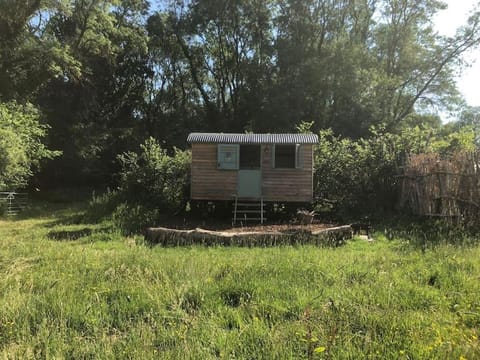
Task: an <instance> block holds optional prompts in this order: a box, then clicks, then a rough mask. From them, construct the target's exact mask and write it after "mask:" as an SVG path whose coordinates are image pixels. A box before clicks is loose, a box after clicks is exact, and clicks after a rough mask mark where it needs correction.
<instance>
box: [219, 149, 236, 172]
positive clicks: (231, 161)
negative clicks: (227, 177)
mask: <svg viewBox="0 0 480 360" xmlns="http://www.w3.org/2000/svg"><path fill="white" fill-rule="evenodd" d="M238 154H239V145H237V144H218V147H217V168H218V169H224V170H237V169H238Z"/></svg>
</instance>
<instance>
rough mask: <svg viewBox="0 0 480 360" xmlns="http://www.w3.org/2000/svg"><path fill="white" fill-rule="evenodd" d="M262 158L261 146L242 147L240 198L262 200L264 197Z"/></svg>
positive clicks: (238, 184) (239, 180)
mask: <svg viewBox="0 0 480 360" xmlns="http://www.w3.org/2000/svg"><path fill="white" fill-rule="evenodd" d="M261 158H262V152H261V146H260V145H240V164H239V165H240V166H239V170H238V179H237V194H238V197H244V198H260V197H261V196H262V170H261V160H262V159H261Z"/></svg>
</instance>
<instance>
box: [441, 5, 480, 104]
mask: <svg viewBox="0 0 480 360" xmlns="http://www.w3.org/2000/svg"><path fill="white" fill-rule="evenodd" d="M443 1H444V2H445V3H447V4H448V8H447V9H446V10H442V11H440V12H439V13H438V14H437V15H436V17H435V18H434V23H435V26H436V29H437V30H438V32H439V33H440V34H441V35H447V36H452V35H454V34H455V30H456V29H457V28H458V27H459V26H461V25H462V24H464V23H466V21H467V18H468V13H469V12H470V11H471V10H472V9H473V8H474V6H475V4H479V5H478V6H479V8H480V0H443ZM465 59H466V60H467V61H468V62H469V63H471V66H469V67H467V68H465V69H463V70H462V71H461V73H460V74H459V76H458V78H457V85H458V89H459V90H460V92H461V93H462V94H463V96H464V97H465V100H466V101H467V103H468V105H471V106H480V91H479V82H480V48H478V49H476V50H473V51H470V52H469V53H468V54H467V56H466V57H465Z"/></svg>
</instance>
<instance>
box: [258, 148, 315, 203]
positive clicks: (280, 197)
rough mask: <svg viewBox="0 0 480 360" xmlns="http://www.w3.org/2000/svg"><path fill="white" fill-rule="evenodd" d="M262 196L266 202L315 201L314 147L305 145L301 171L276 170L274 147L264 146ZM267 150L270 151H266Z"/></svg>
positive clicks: (302, 153) (302, 151)
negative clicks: (273, 160) (273, 159)
mask: <svg viewBox="0 0 480 360" xmlns="http://www.w3.org/2000/svg"><path fill="white" fill-rule="evenodd" d="M262 147H263V150H262V154H263V157H262V183H263V185H262V194H263V198H264V200H265V201H285V202H311V201H312V199H313V161H312V160H313V151H312V150H313V147H312V145H309V144H303V145H302V150H301V156H302V160H301V163H302V167H301V168H300V169H275V168H273V164H272V152H273V146H272V145H263V146H262ZM265 148H267V149H268V150H267V151H265Z"/></svg>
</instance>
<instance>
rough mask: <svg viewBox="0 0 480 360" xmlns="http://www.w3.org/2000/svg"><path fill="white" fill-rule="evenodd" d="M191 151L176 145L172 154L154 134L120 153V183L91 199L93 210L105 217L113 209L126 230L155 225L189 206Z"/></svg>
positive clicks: (128, 231)
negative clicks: (166, 216) (134, 149)
mask: <svg viewBox="0 0 480 360" xmlns="http://www.w3.org/2000/svg"><path fill="white" fill-rule="evenodd" d="M190 158H191V155H190V151H182V150H179V149H176V148H175V149H174V151H173V153H172V154H171V155H169V154H168V153H167V151H166V150H165V149H163V148H162V147H161V146H160V144H159V143H158V142H157V141H156V140H155V139H153V138H149V139H147V140H146V141H145V143H144V144H142V145H140V151H139V152H138V153H136V152H133V151H130V152H127V153H124V154H121V155H119V156H118V161H119V162H120V171H119V173H118V174H117V175H118V177H119V179H118V183H119V185H118V187H117V189H116V190H114V191H109V192H107V193H105V194H102V195H100V196H94V198H93V199H92V201H91V204H90V205H91V207H90V214H91V215H93V216H96V217H98V218H101V217H102V216H105V215H110V214H111V213H113V219H114V221H115V223H116V225H117V226H118V227H119V228H120V229H122V230H123V231H124V232H125V233H131V232H137V231H141V230H143V229H144V228H145V227H146V226H151V225H154V224H155V223H156V222H157V221H158V219H159V218H160V217H162V216H164V215H176V214H179V213H182V212H184V211H185V210H186V206H187V202H188V200H189V197H190Z"/></svg>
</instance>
